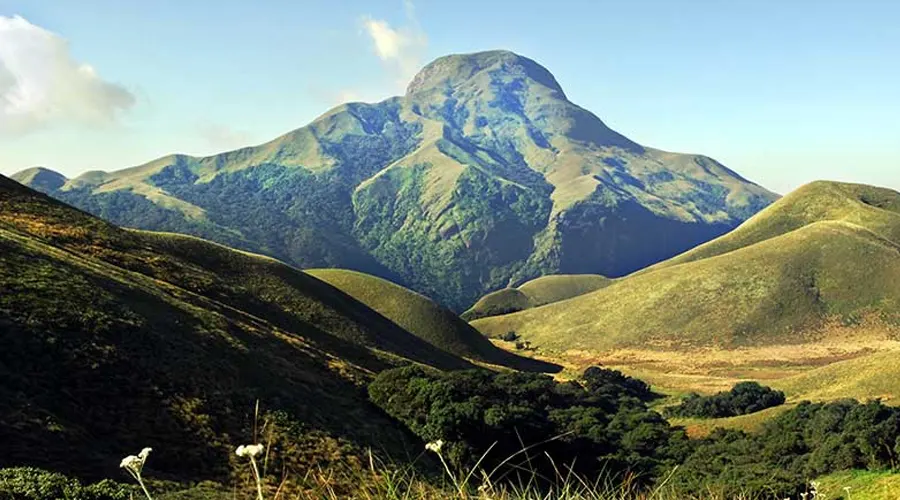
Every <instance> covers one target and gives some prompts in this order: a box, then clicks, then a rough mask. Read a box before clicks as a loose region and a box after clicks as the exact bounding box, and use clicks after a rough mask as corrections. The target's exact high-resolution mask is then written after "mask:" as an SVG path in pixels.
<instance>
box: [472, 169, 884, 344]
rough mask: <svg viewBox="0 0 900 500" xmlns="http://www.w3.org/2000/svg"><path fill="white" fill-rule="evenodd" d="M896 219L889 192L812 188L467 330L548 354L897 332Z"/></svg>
mask: <svg viewBox="0 0 900 500" xmlns="http://www.w3.org/2000/svg"><path fill="white" fill-rule="evenodd" d="M898 208H900V193H897V192H894V191H890V190H886V189H879V188H871V187H867V186H858V185H850V184H840V183H815V184H812V185H810V186H806V187H804V188H801V189H800V190H798V191H797V192H796V193H793V194H791V195H789V196H786V197H785V198H784V199H782V200H780V201H779V202H778V203H776V204H774V205H772V206H771V207H769V208H768V209H766V210H764V211H763V212H762V213H760V214H758V215H757V216H756V217H754V218H753V219H751V220H750V221H748V222H747V223H745V224H744V225H743V226H741V227H740V228H738V229H737V230H735V231H734V232H733V233H731V234H729V235H726V236H724V237H722V238H720V239H718V240H716V241H713V242H711V243H709V244H707V245H705V246H703V247H700V248H698V249H697V250H694V251H692V252H690V253H688V254H686V255H685V256H680V257H676V258H675V259H673V261H672V262H667V263H664V264H660V265H659V266H657V267H655V268H653V269H650V270H647V271H644V272H641V273H637V274H636V275H634V276H631V277H628V278H625V279H622V280H618V281H616V282H615V283H614V284H612V285H610V286H608V287H606V288H603V289H601V290H599V291H596V292H592V293H589V294H586V295H582V296H579V297H576V298H574V299H572V300H569V301H566V302H564V303H557V304H550V305H547V306H544V307H540V308H536V309H529V310H526V311H522V312H519V313H515V314H510V315H506V316H501V317H495V318H485V319H482V320H478V321H475V322H474V323H473V324H474V326H476V327H477V328H478V329H479V330H481V331H482V332H484V333H486V334H490V335H496V334H501V333H504V332H507V331H511V330H512V331H515V332H517V333H518V334H519V335H521V336H522V337H523V338H524V339H526V340H529V341H531V342H532V344H533V345H536V346H543V347H547V348H552V349H558V350H565V349H589V350H594V349H613V348H617V347H639V346H644V347H648V346H659V347H666V348H678V349H686V348H696V347H701V346H706V347H725V348H728V347H738V346H748V345H766V344H768V343H801V342H805V341H812V340H814V339H815V337H816V336H817V335H821V334H823V332H824V330H826V329H827V327H828V325H829V324H830V322H832V321H838V322H840V323H841V324H843V325H848V326H852V325H853V324H856V323H859V322H861V321H863V320H866V321H875V322H881V323H883V324H884V325H885V326H886V327H890V325H896V324H900V210H898ZM707 254H708V255H710V256H705V257H704V255H707Z"/></svg>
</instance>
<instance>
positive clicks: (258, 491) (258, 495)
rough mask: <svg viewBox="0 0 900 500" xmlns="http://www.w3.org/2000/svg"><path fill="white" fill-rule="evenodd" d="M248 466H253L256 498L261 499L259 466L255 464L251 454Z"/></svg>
mask: <svg viewBox="0 0 900 500" xmlns="http://www.w3.org/2000/svg"><path fill="white" fill-rule="evenodd" d="M250 466H251V467H253V475H254V476H255V478H256V498H257V500H263V493H262V478H261V477H260V476H259V467H257V466H256V459H255V458H253V456H251V457H250Z"/></svg>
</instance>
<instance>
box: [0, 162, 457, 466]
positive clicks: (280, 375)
mask: <svg viewBox="0 0 900 500" xmlns="http://www.w3.org/2000/svg"><path fill="white" fill-rule="evenodd" d="M0 290H3V293H0V343H2V345H3V346H4V347H3V349H0V442H2V443H3V453H0V467H8V466H18V465H33V466H40V467H46V468H49V469H52V470H57V471H61V472H66V473H72V474H75V475H77V476H79V477H83V478H88V479H90V478H102V477H109V476H110V475H111V472H112V471H116V465H117V464H118V461H119V460H120V459H121V457H122V456H124V455H125V454H127V453H126V452H128V451H129V450H139V449H141V448H142V447H144V446H150V447H153V448H154V449H155V450H158V451H157V452H156V453H155V456H154V460H153V464H152V465H151V469H150V470H151V472H152V471H153V470H154V469H155V468H157V467H158V469H156V470H159V471H166V472H165V474H166V476H167V477H168V478H169V479H178V480H203V479H217V480H224V479H227V478H229V477H231V475H232V474H233V473H234V466H235V462H234V459H233V458H231V457H232V456H233V450H234V447H235V446H236V445H237V444H240V443H246V442H251V441H252V440H253V439H255V437H254V436H255V433H256V432H257V431H259V432H260V433H265V435H266V436H267V439H270V440H271V441H272V442H273V443H276V444H277V445H278V447H279V449H280V451H279V452H278V453H277V454H275V455H273V456H272V457H271V459H272V461H271V464H272V467H273V468H272V469H270V471H271V472H272V473H273V474H274V473H275V470H274V469H275V468H279V470H280V468H282V467H283V468H285V469H286V470H305V469H308V468H310V467H315V466H317V464H324V463H330V462H332V461H336V460H342V459H347V460H350V459H351V458H352V457H359V456H362V454H363V450H364V449H366V448H369V447H371V448H373V449H375V450H376V451H377V452H378V453H381V452H382V450H384V451H385V452H390V453H392V454H395V455H397V456H404V455H406V454H409V453H414V452H415V450H417V448H418V447H419V446H421V445H420V444H417V443H416V440H415V439H414V438H412V437H411V436H410V435H409V434H408V433H407V432H406V431H404V430H403V429H402V428H401V427H400V426H398V425H397V424H396V423H395V422H393V421H392V420H391V419H389V418H387V417H386V416H384V414H383V413H382V412H381V411H380V410H378V409H377V408H375V407H374V406H373V405H371V404H370V403H369V402H368V398H367V396H366V394H365V392H364V387H363V386H364V384H365V383H366V382H367V381H368V380H369V378H370V377H371V376H372V375H373V374H374V373H377V372H379V371H381V370H383V369H385V368H389V367H393V366H397V365H399V364H405V363H408V362H410V361H413V362H419V363H422V364H426V365H430V366H434V367H437V368H442V369H455V368H467V367H472V366H473V365H472V364H471V363H469V362H467V361H465V360H463V359H462V358H460V357H458V356H455V355H452V354H450V353H448V352H446V351H443V350H441V349H438V348H436V347H434V346H433V345H431V344H429V343H427V342H425V341H423V340H422V339H420V338H419V337H417V336H415V335H413V334H411V333H409V332H407V331H406V330H404V329H403V328H402V327H400V326H398V325H397V324H395V323H393V322H391V321H390V320H388V319H386V318H385V317H384V316H382V315H380V314H378V313H376V312H375V311H373V310H372V309H370V308H369V307H367V306H366V305H364V304H362V303H360V302H359V301H357V300H355V299H353V298H352V297H350V296H348V295H347V294H345V293H343V292H341V291H340V290H338V289H336V288H334V287H332V286H330V285H328V284H326V283H324V282H322V281H319V280H317V279H315V278H312V277H311V276H308V275H306V274H304V273H302V272H301V271H298V270H296V269H293V268H291V267H288V266H286V265H284V264H281V263H279V262H277V261H274V260H272V259H269V258H264V257H259V256H255V255H251V254H246V253H242V252H236V251H232V250H229V249H227V248H225V247H222V246H219V245H216V244H212V243H209V242H205V241H202V240H199V239H196V238H191V237H182V236H176V235H167V234H152V233H144V232H140V231H128V230H123V229H120V228H117V227H115V226H113V225H110V224H107V223H105V222H103V221H101V220H99V219H96V218H94V217H91V216H89V215H87V214H85V213H83V212H80V211H77V210H75V209H72V208H70V207H67V206H65V205H62V204H61V203H58V202H56V201H53V200H51V199H50V198H48V197H46V196H43V195H40V194H37V193H35V192H33V191H31V190H29V189H27V188H25V187H23V186H21V185H19V184H17V183H15V182H12V181H10V180H8V179H6V178H3V177H0ZM257 401H261V408H262V411H260V413H259V414H258V415H257V416H254V409H253V408H254V403H255V402H257ZM257 424H258V426H257ZM131 452H133V451H131Z"/></svg>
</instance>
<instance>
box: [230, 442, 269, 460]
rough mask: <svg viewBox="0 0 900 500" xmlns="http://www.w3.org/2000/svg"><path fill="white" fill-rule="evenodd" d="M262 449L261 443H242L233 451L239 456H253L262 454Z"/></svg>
mask: <svg viewBox="0 0 900 500" xmlns="http://www.w3.org/2000/svg"><path fill="white" fill-rule="evenodd" d="M264 449H265V448H263V445H261V444H242V445H240V446H238V447H237V450H235V452H234V453H235V454H236V455H237V456H239V457H248V458H253V457H258V456H260V455H262V452H263V450H264Z"/></svg>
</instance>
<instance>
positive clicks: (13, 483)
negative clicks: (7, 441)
mask: <svg viewBox="0 0 900 500" xmlns="http://www.w3.org/2000/svg"><path fill="white" fill-rule="evenodd" d="M134 493H137V494H141V493H139V492H137V491H136V490H135V488H134V487H132V486H128V485H124V484H119V483H116V482H114V481H110V480H108V479H104V480H102V481H100V482H97V483H93V484H88V485H85V484H82V483H81V481H79V480H78V479H75V478H71V477H68V476H65V475H63V474H60V473H57V472H48V471H46V470H42V469H36V468H33V467H17V468H11V469H0V498H2V499H3V500H48V499H54V500H126V499H128V498H130V497H131V495H132V494H134Z"/></svg>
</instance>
